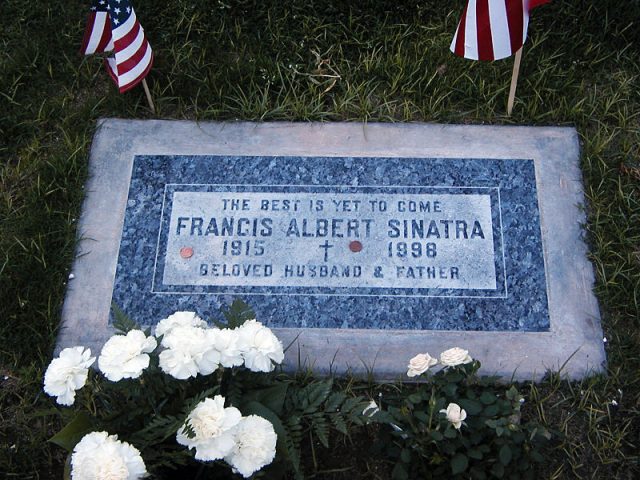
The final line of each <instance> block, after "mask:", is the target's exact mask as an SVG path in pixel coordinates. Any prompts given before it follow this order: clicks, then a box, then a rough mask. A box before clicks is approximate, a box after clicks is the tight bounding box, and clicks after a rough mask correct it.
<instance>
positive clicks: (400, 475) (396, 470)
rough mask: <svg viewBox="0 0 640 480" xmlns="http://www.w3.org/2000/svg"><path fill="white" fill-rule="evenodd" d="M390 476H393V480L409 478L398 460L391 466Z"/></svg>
mask: <svg viewBox="0 0 640 480" xmlns="http://www.w3.org/2000/svg"><path fill="white" fill-rule="evenodd" d="M391 478H393V480H409V474H408V473H407V470H406V469H405V468H404V465H403V464H402V463H400V462H398V463H396V466H395V467H393V471H392V472H391Z"/></svg>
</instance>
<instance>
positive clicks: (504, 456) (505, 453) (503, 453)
mask: <svg viewBox="0 0 640 480" xmlns="http://www.w3.org/2000/svg"><path fill="white" fill-rule="evenodd" d="M498 456H499V458H500V463H502V464H503V465H509V462H511V448H509V445H503V446H502V448H500V453H499V454H498Z"/></svg>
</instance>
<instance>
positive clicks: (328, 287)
mask: <svg viewBox="0 0 640 480" xmlns="http://www.w3.org/2000/svg"><path fill="white" fill-rule="evenodd" d="M123 138H124V139H126V141H125V142H124V143H123V142H122V139H123ZM91 169H92V174H93V176H92V178H91V180H90V182H89V185H88V188H87V191H88V195H87V199H86V201H85V205H84V209H83V216H82V219H81V223H80V228H81V234H83V235H84V236H85V237H87V238H91V239H92V241H87V240H84V241H82V242H81V243H80V246H79V253H83V254H84V255H82V256H79V257H78V259H77V260H76V262H75V264H74V274H75V277H76V279H75V280H74V281H73V283H72V284H71V285H70V288H69V292H68V295H67V299H66V302H65V308H64V312H63V321H64V327H65V328H64V329H63V331H62V332H61V335H60V338H59V346H60V347H63V346H68V345H72V344H78V343H82V344H85V345H89V344H90V345H92V346H94V348H98V347H99V345H100V344H101V342H103V341H104V340H105V339H106V338H107V337H108V336H109V334H110V331H111V327H110V326H109V324H108V319H109V305H110V302H111V301H112V300H113V301H114V302H115V303H116V304H118V305H119V306H120V307H121V308H122V309H123V310H124V311H125V312H126V313H128V314H129V315H130V316H131V317H132V318H134V319H135V320H136V321H138V322H139V323H142V324H153V323H155V322H157V321H159V320H160V319H162V318H164V317H166V316H168V315H169V314H171V313H173V312H174V311H176V310H195V311H197V312H198V313H199V314H200V315H201V316H203V317H204V318H214V317H216V318H219V313H218V311H219V308H220V307H221V306H224V305H228V304H229V303H230V302H231V300H232V299H233V298H236V297H240V298H242V299H244V300H245V301H246V302H248V303H249V304H250V305H251V306H252V307H253V308H254V309H255V310H256V312H257V315H258V319H259V320H261V321H262V322H263V323H265V324H266V325H268V326H269V327H271V328H274V330H275V332H276V333H277V334H278V335H279V336H280V337H281V338H282V340H283V342H284V343H285V344H287V343H288V342H290V341H293V340H294V339H295V338H297V344H296V345H294V346H293V347H292V349H291V351H290V352H289V354H288V357H287V362H288V365H289V367H295V365H294V364H295V362H296V360H297V358H298V348H299V349H300V353H301V358H302V359H303V360H305V361H306V362H307V363H309V364H312V365H313V366H314V368H316V369H317V370H318V371H321V372H323V371H327V370H328V369H329V368H334V369H336V370H338V371H345V370H346V369H352V370H354V371H356V372H362V371H363V370H366V368H373V371H374V373H375V374H376V376H377V377H378V378H381V379H392V378H397V377H398V376H401V375H403V374H404V372H405V370H406V368H405V367H406V363H407V362H408V359H409V358H410V357H412V356H413V355H415V354H416V353H420V352H425V351H429V352H430V353H432V354H433V355H435V354H437V353H439V352H440V351H443V350H445V349H446V348H449V347H452V346H460V347H463V348H466V349H468V350H470V352H471V353H472V354H473V355H474V356H475V357H477V358H479V359H480V360H481V361H482V362H483V365H484V371H485V372H487V373H498V374H504V375H511V374H512V372H513V370H515V369H516V368H517V369H518V371H517V375H518V376H519V378H523V379H528V378H531V376H532V375H534V374H535V373H538V374H542V373H544V371H545V369H546V368H553V367H555V368H558V367H559V366H560V365H562V364H563V363H564V361H565V360H567V359H568V358H569V357H570V356H571V355H572V354H573V353H574V351H576V350H577V353H576V354H575V355H574V357H573V358H572V360H571V361H570V362H569V364H568V366H567V367H566V368H567V370H566V372H567V373H568V374H569V375H571V376H573V377H579V376H582V375H584V374H585V373H586V372H588V371H589V370H590V369H594V370H598V369H600V368H602V365H603V362H604V352H603V348H602V334H601V330H600V327H599V314H598V307H597V302H596V301H595V298H594V297H593V294H592V293H591V285H592V282H593V273H592V269H591V266H590V264H589V263H588V262H587V261H586V249H585V246H584V244H583V243H582V241H581V239H580V235H581V231H580V222H581V221H582V220H583V217H582V214H581V212H580V210H579V207H578V205H579V203H581V202H582V201H583V198H582V190H581V186H580V172H579V170H578V147H577V138H576V134H575V131H573V130H572V129H566V128H533V127H469V126H438V125H414V124H404V125H385V124H368V125H366V126H363V125H357V124H321V125H317V124H248V123H238V124H198V125H197V126H196V124H193V123H190V122H163V121H152V122H143V121H124V120H105V121H103V122H102V123H101V126H100V129H99V131H98V133H97V135H96V139H95V141H94V145H93V148H92V153H91ZM83 324H84V326H83Z"/></svg>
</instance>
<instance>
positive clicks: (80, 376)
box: [44, 347, 96, 406]
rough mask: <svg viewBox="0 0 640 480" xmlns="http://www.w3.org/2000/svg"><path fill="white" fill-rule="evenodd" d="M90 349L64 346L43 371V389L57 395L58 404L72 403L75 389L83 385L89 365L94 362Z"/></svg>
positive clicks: (49, 393) (53, 395) (74, 397)
mask: <svg viewBox="0 0 640 480" xmlns="http://www.w3.org/2000/svg"><path fill="white" fill-rule="evenodd" d="M95 361H96V359H95V357H92V356H91V350H89V349H88V348H87V349H86V350H85V348H84V347H70V348H65V349H64V350H62V351H61V352H60V355H59V356H58V358H54V359H53V360H52V361H51V363H50V364H49V366H48V367H47V371H46V372H45V373H44V391H45V393H47V394H48V395H51V396H52V397H57V398H56V402H58V403H59V404H60V405H67V406H69V405H73V402H74V401H75V399H76V390H79V389H80V388H82V387H84V384H85V383H86V382H87V376H88V375H89V367H90V366H91V365H92V364H93V362H95Z"/></svg>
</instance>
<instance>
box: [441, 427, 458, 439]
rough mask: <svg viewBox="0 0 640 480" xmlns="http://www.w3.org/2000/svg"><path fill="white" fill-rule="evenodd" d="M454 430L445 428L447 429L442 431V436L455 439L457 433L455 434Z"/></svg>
mask: <svg viewBox="0 0 640 480" xmlns="http://www.w3.org/2000/svg"><path fill="white" fill-rule="evenodd" d="M456 431H457V430H456V429H455V428H453V427H447V429H446V430H445V431H444V436H445V437H446V438H456V436H457V433H456Z"/></svg>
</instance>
